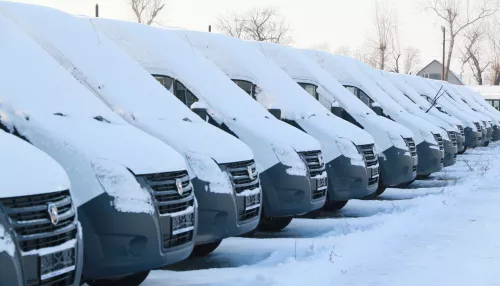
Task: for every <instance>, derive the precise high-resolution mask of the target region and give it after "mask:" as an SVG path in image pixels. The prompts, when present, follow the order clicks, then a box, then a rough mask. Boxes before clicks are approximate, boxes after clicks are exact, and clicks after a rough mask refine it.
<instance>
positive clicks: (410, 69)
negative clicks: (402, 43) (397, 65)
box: [403, 47, 420, 74]
mask: <svg viewBox="0 0 500 286" xmlns="http://www.w3.org/2000/svg"><path fill="white" fill-rule="evenodd" d="M403 64H404V72H405V73H406V74H415V73H417V72H418V70H416V68H417V65H418V64H420V50H419V49H417V48H415V47H408V48H406V50H405V54H404V57H403Z"/></svg>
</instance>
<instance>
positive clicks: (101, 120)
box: [94, 115, 111, 123]
mask: <svg viewBox="0 0 500 286" xmlns="http://www.w3.org/2000/svg"><path fill="white" fill-rule="evenodd" d="M94 119H95V120H97V121H100V122H106V123H111V121H109V120H107V119H106V118H104V117H102V116H100V115H98V116H96V117H94Z"/></svg>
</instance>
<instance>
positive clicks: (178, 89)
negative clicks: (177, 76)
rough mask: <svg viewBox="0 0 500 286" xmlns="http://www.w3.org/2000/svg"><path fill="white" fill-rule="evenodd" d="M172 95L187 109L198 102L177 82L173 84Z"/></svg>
mask: <svg viewBox="0 0 500 286" xmlns="http://www.w3.org/2000/svg"><path fill="white" fill-rule="evenodd" d="M174 95H175V96H176V97H177V98H178V99H179V100H180V101H182V103H184V104H185V105H186V106H187V107H189V108H191V105H193V103H195V102H197V101H198V98H196V96H194V94H193V93H192V92H191V91H189V89H187V88H186V87H185V86H184V85H183V84H182V83H181V82H180V81H178V80H176V81H175V82H174Z"/></svg>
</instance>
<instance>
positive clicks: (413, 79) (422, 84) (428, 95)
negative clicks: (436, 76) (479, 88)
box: [394, 74, 481, 154]
mask: <svg viewBox="0 0 500 286" xmlns="http://www.w3.org/2000/svg"><path fill="white" fill-rule="evenodd" d="M394 76H395V77H399V78H402V79H403V80H404V81H405V82H406V83H407V84H408V85H409V86H411V87H412V88H413V89H414V90H415V91H416V92H417V93H418V94H420V96H421V97H423V98H424V99H425V100H427V102H429V103H430V105H431V106H432V105H434V106H435V107H436V109H437V110H439V111H440V112H442V113H444V114H447V115H449V116H451V117H455V118H457V119H458V120H460V121H461V122H462V123H463V124H464V125H463V126H462V125H461V126H459V127H458V128H459V129H460V133H461V134H462V136H464V137H465V141H464V147H465V148H464V150H463V151H461V152H459V154H462V153H463V152H465V150H466V149H467V148H474V147H476V146H478V145H479V142H480V141H481V139H480V138H481V134H480V132H478V129H477V126H476V124H475V123H476V122H475V121H476V120H475V119H474V118H471V117H470V116H469V115H467V114H466V113H464V112H461V111H460V110H459V109H458V108H456V107H455V106H454V105H453V104H451V102H449V99H448V98H447V97H444V96H443V91H442V89H436V88H435V87H434V86H433V85H431V84H429V83H428V82H427V81H426V80H425V79H424V78H422V77H419V76H414V75H406V74H395V75H394ZM478 124H479V123H478Z"/></svg>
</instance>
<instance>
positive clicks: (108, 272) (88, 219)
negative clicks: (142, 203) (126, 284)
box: [78, 193, 198, 280]
mask: <svg viewBox="0 0 500 286" xmlns="http://www.w3.org/2000/svg"><path fill="white" fill-rule="evenodd" d="M112 201H113V198H111V197H110V196H108V195H107V194H106V193H103V194H101V195H99V196H97V197H95V198H94V199H92V200H90V201H88V202H87V203H85V204H84V205H82V206H80V207H79V208H78V216H79V219H80V222H81V224H82V228H83V230H84V231H83V238H84V242H85V253H84V268H83V277H84V280H98V279H110V278H118V277H123V276H128V275H131V274H135V273H139V272H143V271H148V270H151V269H157V268H161V267H164V266H166V265H169V264H173V263H175V262H178V261H181V260H184V259H186V258H187V257H189V255H190V254H191V252H192V250H193V246H194V240H193V237H194V236H196V223H197V221H198V219H197V209H196V208H195V210H194V227H193V230H192V231H191V232H186V233H183V234H185V235H186V236H185V237H183V236H182V235H183V234H179V235H178V236H177V237H178V238H177V239H175V238H173V237H172V231H171V217H170V216H160V215H159V214H158V213H157V212H156V211H155V213H154V214H149V213H125V212H119V211H117V210H116V209H115V208H114V207H113V206H112V205H111V202H112ZM171 242H173V243H174V244H175V243H176V244H175V246H173V247H164V245H167V243H171Z"/></svg>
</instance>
